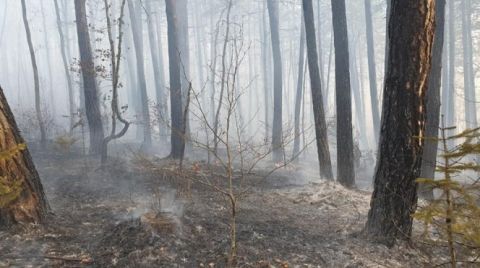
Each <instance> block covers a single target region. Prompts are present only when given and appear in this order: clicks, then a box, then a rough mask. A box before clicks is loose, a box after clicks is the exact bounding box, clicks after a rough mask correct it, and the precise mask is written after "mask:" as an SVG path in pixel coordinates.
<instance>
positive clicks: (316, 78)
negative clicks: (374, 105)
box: [302, 0, 333, 180]
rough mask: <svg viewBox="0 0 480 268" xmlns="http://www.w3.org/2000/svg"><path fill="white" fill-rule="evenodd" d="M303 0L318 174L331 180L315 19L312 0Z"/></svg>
mask: <svg viewBox="0 0 480 268" xmlns="http://www.w3.org/2000/svg"><path fill="white" fill-rule="evenodd" d="M302 1H303V17H304V19H305V32H306V39H307V54H308V69H309V72H310V86H311V90H312V102H313V117H314V119H315V133H316V142H317V153H318V161H319V164H320V176H321V177H322V178H323V179H327V180H333V172H332V163H331V160H330V151H329V148H328V134H327V123H326V120H325V110H324V107H323V98H322V85H321V82H320V81H321V80H320V70H319V68H318V56H317V44H316V43H315V42H316V40H315V39H316V38H315V19H314V17H313V4H312V0H302Z"/></svg>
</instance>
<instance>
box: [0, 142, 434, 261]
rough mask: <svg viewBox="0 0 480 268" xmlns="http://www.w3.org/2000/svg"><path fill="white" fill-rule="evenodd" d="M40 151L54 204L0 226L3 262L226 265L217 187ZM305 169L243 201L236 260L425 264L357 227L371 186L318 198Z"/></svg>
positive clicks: (420, 252)
mask: <svg viewBox="0 0 480 268" xmlns="http://www.w3.org/2000/svg"><path fill="white" fill-rule="evenodd" d="M33 156H34V160H35V164H36V166H37V169H38V171H39V173H40V175H41V178H42V182H43V184H44V188H45V192H46V195H47V198H48V200H49V204H50V206H51V213H50V215H49V216H48V217H47V219H46V222H45V223H44V224H42V225H24V226H18V227H16V228H14V229H13V230H2V231H0V267H225V266H226V260H227V255H228V249H229V243H230V241H229V236H228V232H229V220H230V218H229V207H228V203H226V200H225V199H224V198H223V197H222V196H221V195H219V194H218V193H215V192H213V191H212V190H210V189H208V188H206V187H204V186H201V185H197V184H195V183H192V184H191V185H190V186H189V189H187V190H186V189H184V188H185V187H182V186H181V185H182V184H179V183H172V180H165V179H162V178H160V177H159V176H157V175H155V174H151V173H149V172H146V171H143V170H141V169H139V168H138V167H135V166H134V165H133V164H132V163H131V161H127V160H124V159H123V160H122V159H113V160H111V162H110V163H109V164H108V166H106V167H104V168H99V166H98V161H97V160H96V159H92V158H89V159H86V158H85V157H83V156H82V155H81V154H79V153H68V154H67V153H64V152H59V151H54V150H52V151H48V152H42V153H40V152H34V153H33ZM299 176H300V175H299V173H298V171H296V170H295V169H289V170H280V171H278V172H277V173H275V174H273V175H272V176H270V177H269V178H268V179H267V180H265V181H262V183H260V184H256V186H255V187H254V188H253V190H252V191H251V192H250V193H249V195H248V196H246V197H245V198H243V199H242V200H241V201H240V203H239V211H238V216H237V224H238V259H237V266H238V267H425V266H427V267H428V263H429V262H430V259H429V257H428V255H429V254H428V253H426V252H425V250H424V249H421V248H419V247H416V246H415V245H412V244H406V243H405V244H402V243H400V245H399V246H396V247H395V248H393V249H388V248H386V247H384V246H382V245H377V244H373V243H370V242H369V241H366V240H365V239H364V238H363V237H362V236H361V235H359V233H360V231H361V229H362V227H363V224H364V222H365V220H366V211H368V208H366V207H368V200H369V193H365V192H360V191H350V190H345V189H343V188H341V187H340V186H338V185H331V184H328V185H327V186H325V187H324V186H322V187H323V188H322V189H327V190H325V194H324V197H323V198H317V199H318V200H314V199H312V198H311V197H312V194H311V192H308V191H305V189H309V188H313V187H318V185H321V183H319V184H318V185H317V184H309V185H303V184H300V183H297V182H296V178H298V177H299ZM247 183H251V182H247ZM315 185H316V186H315ZM351 196H355V198H350V197H351ZM337 197H341V198H344V202H343V203H340V204H339V203H338V202H336V201H335V199H336V198H337Z"/></svg>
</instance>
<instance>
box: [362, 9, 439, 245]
mask: <svg viewBox="0 0 480 268" xmlns="http://www.w3.org/2000/svg"><path fill="white" fill-rule="evenodd" d="M391 4H392V12H391V15H390V19H389V37H388V40H389V55H388V68H387V75H386V80H385V88H384V94H383V109H382V111H383V114H382V125H381V132H380V144H379V145H380V147H379V155H378V160H377V167H376V171H375V182H374V191H373V195H372V200H371V208H370V212H369V214H368V221H367V224H366V227H365V232H366V234H367V235H368V236H369V237H371V238H373V239H374V240H377V241H379V242H382V243H385V244H387V245H393V244H394V243H395V240H396V239H409V238H410V236H411V233H412V222H413V219H412V214H413V213H414V212H415V209H416V205H417V184H416V179H417V178H418V177H419V175H420V166H421V158H422V151H423V141H422V140H421V139H419V138H418V137H421V136H423V134H424V130H425V125H424V122H425V109H424V107H425V101H424V99H425V94H426V92H427V87H428V84H427V82H428V76H429V74H430V66H431V58H432V47H433V35H434V28H435V26H434V25H435V2H434V1H418V0H392V3H391Z"/></svg>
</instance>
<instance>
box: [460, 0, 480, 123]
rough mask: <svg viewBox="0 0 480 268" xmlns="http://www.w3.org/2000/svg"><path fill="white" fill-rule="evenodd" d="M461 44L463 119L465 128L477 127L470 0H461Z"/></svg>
mask: <svg viewBox="0 0 480 268" xmlns="http://www.w3.org/2000/svg"><path fill="white" fill-rule="evenodd" d="M460 3H461V10H462V44H463V74H464V75H463V81H464V84H463V85H464V92H465V94H464V95H465V96H464V102H465V121H466V124H467V128H476V127H477V125H478V124H477V107H476V106H477V105H476V99H477V98H476V94H475V72H474V68H473V41H472V3H471V0H462V1H461V2H460Z"/></svg>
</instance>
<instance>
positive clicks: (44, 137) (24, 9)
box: [22, 0, 47, 146]
mask: <svg viewBox="0 0 480 268" xmlns="http://www.w3.org/2000/svg"><path fill="white" fill-rule="evenodd" d="M22 15H23V24H24V26H25V33H26V34H27V42H28V49H29V51H30V59H31V61H32V69H33V80H34V81H33V82H34V88H35V112H36V114H37V121H38V126H39V128H40V144H41V145H42V146H45V145H46V143H47V134H46V130H45V123H44V122H43V118H42V109H41V104H40V81H39V79H38V67H37V60H36V58H35V49H34V48H33V42H32V34H31V33H30V26H29V25H28V19H27V7H26V5H25V0H22Z"/></svg>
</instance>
